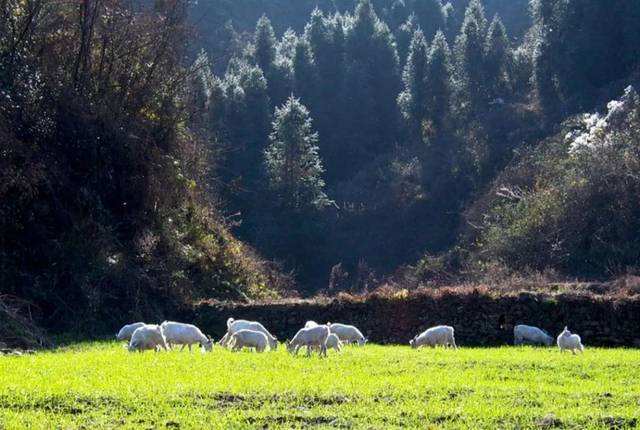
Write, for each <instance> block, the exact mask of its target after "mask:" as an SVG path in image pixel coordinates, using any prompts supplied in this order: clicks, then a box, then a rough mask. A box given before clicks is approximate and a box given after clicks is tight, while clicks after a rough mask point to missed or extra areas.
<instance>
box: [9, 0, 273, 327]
mask: <svg viewBox="0 0 640 430" xmlns="http://www.w3.org/2000/svg"><path fill="white" fill-rule="evenodd" d="M186 8H187V2H184V1H180V0H175V1H164V2H160V1H158V2H155V4H154V3H151V4H149V2H143V3H141V4H139V3H135V2H134V3H131V4H129V3H126V4H125V3H124V2H119V1H110V0H93V1H85V2H82V3H76V2H50V1H43V0H27V1H18V0H7V1H3V2H0V285H1V286H2V287H0V296H1V295H10V296H14V297H19V298H21V299H25V300H28V301H31V302H32V303H34V304H35V305H36V307H35V308H34V310H35V312H36V315H38V316H39V317H40V318H42V321H43V322H44V323H45V324H47V325H49V326H58V327H64V328H70V326H71V327H74V328H79V329H83V328H84V325H85V324H86V323H88V322H89V321H92V320H93V319H101V320H102V322H103V323H105V324H106V325H109V324H110V321H111V320H112V319H113V318H114V316H116V315H117V317H118V321H121V320H122V314H120V312H123V313H124V314H125V315H131V317H134V316H135V317H140V316H143V315H147V316H149V317H152V316H153V317H158V316H159V315H162V314H164V313H165V312H170V310H171V309H175V308H176V307H179V306H181V305H183V304H188V303H190V301H191V300H193V299H194V298H197V297H210V296H212V295H213V296H217V297H229V298H236V299H241V298H246V297H247V296H261V295H268V294H271V292H272V291H271V290H270V289H268V288H267V287H266V284H267V283H269V284H271V283H272V282H271V281H272V279H269V277H270V275H269V272H270V270H268V266H267V265H266V264H265V263H262V262H261V261H260V260H258V259H257V258H255V257H253V256H252V252H251V250H250V249H248V248H247V247H246V246H244V245H243V244H242V243H240V242H238V241H237V240H235V239H234V238H233V237H232V236H231V235H230V234H229V232H228V231H227V228H226V227H225V224H224V222H223V220H222V218H221V217H220V215H218V214H217V211H216V209H215V207H214V206H213V205H211V204H210V203H208V201H209V200H210V199H209V198H208V197H206V196H205V195H204V193H203V192H202V191H203V190H204V189H205V187H204V184H205V183H206V180H205V179H206V172H207V170H208V164H209V157H208V154H209V150H208V149H207V148H206V146H205V145H203V144H202V143H201V142H200V141H199V138H198V136H197V135H196V134H195V133H194V132H193V131H192V130H190V129H189V128H188V125H187V121H188V120H189V117H190V115H191V113H192V106H193V104H194V101H193V100H192V98H193V97H192V94H190V93H189V91H187V88H188V85H187V83H188V81H189V80H190V76H191V75H192V74H193V71H192V70H189V69H188V68H185V67H184V65H183V58H184V51H185V47H186V45H187V42H188V40H189V38H190V37H191V35H190V33H189V31H188V27H187V26H186V25H185V24H186V23H185V19H186V13H187V9H186Z"/></svg>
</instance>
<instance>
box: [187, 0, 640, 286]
mask: <svg viewBox="0 0 640 430" xmlns="http://www.w3.org/2000/svg"><path fill="white" fill-rule="evenodd" d="M316 6H317V7H316ZM214 10H215V11H217V13H218V14H217V15H215V17H216V18H215V20H216V22H217V23H219V25H217V26H209V25H208V22H209V21H208V19H207V17H208V16H210V15H211V14H213V11H214ZM200 17H201V18H200ZM638 17H639V15H638V5H637V4H635V3H634V2H632V1H617V2H615V5H614V6H613V7H609V5H608V3H607V2H604V1H586V2H583V1H580V2H578V1H570V2H566V1H543V0H540V1H534V2H532V3H531V4H529V3H527V2H517V1H516V2H498V1H488V2H487V4H486V5H485V4H483V2H481V1H478V0H472V1H470V2H451V3H444V2H441V1H440V0H420V1H418V0H414V1H411V0H406V1H402V0H397V1H354V2H349V1H342V2H338V1H325V2H319V3H318V2H304V1H303V2H287V1H282V2H267V1H265V2H262V3H260V2H256V5H254V7H251V8H248V7H247V5H245V4H242V2H225V1H219V2H203V3H200V4H198V5H197V7H195V8H194V9H193V10H192V18H193V20H194V22H196V23H197V26H198V29H199V34H200V35H201V36H202V37H201V39H200V40H201V41H202V42H203V45H202V46H203V49H202V51H200V54H199V57H198V60H197V63H198V64H199V65H200V66H201V67H200V68H201V70H202V75H201V81H202V87H201V93H202V95H201V100H202V101H201V103H202V106H203V108H204V110H205V111H206V112H207V114H206V115H208V116H206V117H205V116H203V117H202V118H201V120H200V125H201V129H202V130H203V133H205V134H207V136H208V137H207V140H209V141H210V142H211V144H212V147H213V148H215V151H216V153H217V154H218V157H217V160H218V167H219V168H218V170H217V174H218V180H219V186H218V188H217V189H218V195H219V196H220V197H221V198H222V199H223V201H224V202H225V204H224V207H225V211H226V213H227V214H229V216H232V217H235V218H234V219H235V220H236V221H237V227H236V228H235V230H234V231H236V232H237V234H238V235H239V237H240V238H241V239H242V240H245V241H246V242H248V243H251V244H252V245H253V246H255V247H256V248H257V249H259V250H260V252H261V253H262V254H263V255H265V256H266V257H268V258H270V259H275V260H277V261H281V262H283V264H284V267H286V268H287V269H288V270H291V271H293V273H294V274H295V276H296V278H297V279H298V281H299V283H300V289H301V290H302V291H307V292H313V291H317V290H318V289H324V288H327V286H328V288H329V289H330V290H331V289H334V290H342V289H354V290H362V289H367V288H372V287H375V286H376V285H377V284H378V283H379V282H380V281H381V279H383V278H385V277H388V276H389V275H391V274H393V273H395V272H396V271H397V269H398V267H404V269H402V270H401V271H403V272H404V271H405V269H406V265H410V266H415V262H416V261H419V263H418V266H417V267H418V269H417V270H413V275H416V276H418V275H419V276H418V277H419V278H422V277H424V276H427V274H429V273H431V274H432V275H431V276H435V277H438V276H447V277H449V278H451V276H452V275H453V276H454V277H457V276H458V275H460V274H463V273H464V275H463V277H465V276H469V274H471V275H472V276H477V275H479V276H482V275H481V274H482V273H484V271H485V270H487V269H486V266H491V267H492V268H491V270H494V271H495V270H502V271H505V272H509V271H522V270H526V271H544V270H552V271H554V272H556V273H558V274H559V275H561V276H575V277H580V276H589V277H608V276H615V274H617V273H620V271H625V270H628V269H629V268H630V267H631V266H633V265H634V264H635V263H634V262H635V261H636V260H635V259H636V258H637V257H638V242H637V240H636V239H637V233H635V230H634V228H635V224H634V221H632V220H633V219H634V217H635V216H636V215H637V212H635V211H636V210H637V207H636V205H634V204H631V207H626V208H625V211H628V212H627V215H625V217H629V219H626V220H625V221H623V224H624V225H617V226H616V227H614V230H617V229H621V231H616V232H615V233H614V232H610V234H612V235H613V236H612V237H607V239H602V240H603V241H605V244H606V245H607V246H609V247H617V246H618V245H619V244H620V243H619V242H620V241H623V240H624V241H627V240H629V239H631V243H627V244H625V246H624V248H625V251H622V252H621V253H620V254H617V255H616V257H615V258H614V259H613V260H609V257H610V256H611V254H610V253H609V251H604V250H602V249H596V248H600V246H601V245H602V244H598V243H595V242H593V241H591V240H590V239H587V237H590V236H591V235H593V234H596V230H598V229H600V228H603V227H604V226H602V225H601V224H602V223H603V222H605V219H610V218H602V219H599V220H598V218H599V215H595V214H593V217H595V218H592V215H590V214H588V213H583V214H582V215H578V214H577V213H575V214H573V215H572V213H573V212H574V211H577V210H578V208H570V207H568V206H567V207H562V208H557V210H559V211H561V212H562V215H561V214H556V213H542V214H540V213H538V214H534V213H531V211H533V209H532V208H526V209H525V208H522V207H521V205H525V204H528V203H525V201H526V200H527V198H529V197H531V198H533V195H534V194H536V193H537V192H538V190H536V189H535V187H537V186H541V185H542V182H543V179H547V177H546V176H545V175H547V174H551V172H536V173H535V174H539V175H542V177H541V178H537V177H530V178H528V184H527V187H526V188H523V187H522V185H521V184H520V183H519V182H516V183H515V184H512V183H509V181H511V180H514V179H515V178H511V177H509V178H507V177H505V175H507V172H511V171H512V170H513V169H515V170H519V169H523V168H524V167H523V166H521V165H520V163H526V162H528V161H526V157H524V156H522V154H524V153H528V151H534V153H535V154H536V156H542V155H541V152H543V151H546V149H542V147H545V148H546V147H547V146H553V145H554V142H556V141H558V140H562V139H553V138H551V136H554V135H556V134H557V133H560V131H561V130H563V129H564V128H563V127H566V125H563V121H564V120H566V119H569V118H572V116H574V115H575V114H577V113H580V112H591V111H593V110H595V109H599V110H603V108H604V105H605V104H606V102H607V101H609V100H611V99H614V98H619V97H621V96H622V95H623V90H624V88H625V87H626V86H628V85H629V84H631V83H632V82H633V80H634V78H635V77H636V73H637V66H638V57H637V56H636V54H637V52H636V51H637V49H638V48H637V46H638V45H637V42H638V41H639V40H640V39H639V28H640V27H639V26H638V24H639V23H640V21H639V20H638ZM252 19H257V23H256V25H255V28H253V29H251V28H249V23H250V22H251V20H252ZM223 22H224V24H223ZM212 29H216V30H215V31H212ZM595 29H597V30H595ZM222 48H224V49H222ZM572 127H573V126H572ZM565 134H566V132H565V133H564V134H561V137H562V138H563V137H564V135H565ZM545 139H549V140H548V141H545ZM556 144H557V145H559V144H560V143H556ZM558 151H559V152H563V151H564V153H563V155H566V156H569V154H568V152H569V151H566V148H564V149H558ZM571 161H574V160H573V159H571V160H563V159H562V157H561V156H560V154H558V153H555V156H554V158H553V160H551V163H552V164H554V163H565V162H571ZM565 167H566V166H565ZM549 168H550V169H555V170H557V171H554V172H553V177H555V178H557V176H558V175H562V176H564V175H566V174H568V172H567V171H565V169H564V168H561V167H559V166H557V165H554V166H549ZM583 168H584V169H587V170H588V167H586V166H583ZM611 168H614V167H613V166H611ZM527 174H530V175H534V172H533V171H528V172H527ZM629 178H631V176H629ZM558 180H560V181H562V179H559V178H558ZM565 180H566V179H565ZM496 181H499V182H496ZM502 181H504V182H502ZM602 185H603V184H599V185H596V184H593V186H594V187H595V186H602ZM565 186H568V184H563V187H565ZM627 186H630V187H634V186H635V185H632V184H625V185H624V187H627ZM553 187H554V188H555V187H560V185H559V184H554V186H553ZM503 188H504V189H506V190H509V191H504V192H496V189H497V190H500V189H503ZM609 191H610V190H607V192H609ZM619 191H621V190H619ZM627 191H632V190H630V189H627V188H625V192H627ZM633 191H635V190H633ZM558 192H560V193H565V192H568V190H566V189H564V188H563V189H561V190H558ZM500 195H502V197H500ZM633 196H634V198H635V196H637V193H635V194H633ZM618 197H619V196H617V195H615V196H614V195H611V196H610V198H611V199H612V200H616V199H618ZM589 198H596V196H591V197H589ZM504 199H506V202H505V201H503V200H504ZM508 203H510V204H511V205H514V204H516V203H517V204H516V206H518V205H519V206H518V209H515V208H513V207H511V206H510V205H509V204H508ZM549 203H551V202H550V201H546V200H544V201H543V202H541V205H543V206H544V205H546V204H549ZM566 203H567V204H569V202H566ZM573 203H575V202H571V204H573ZM584 204H585V205H587V206H588V207H589V208H590V205H591V204H594V205H595V204H596V203H595V202H592V201H589V202H584ZM599 204H605V203H599ZM489 207H491V209H489ZM539 209H542V208H539ZM544 209H545V210H546V207H545V208H544ZM585 209H587V208H583V211H584V210H585ZM593 209H594V210H595V207H594V208H593ZM514 210H516V211H522V213H520V212H519V213H517V214H515V213H513V211H514ZM549 210H551V208H549ZM611 210H613V208H611ZM478 211H479V212H478ZM587 212H589V211H587ZM609 212H611V211H609ZM514 216H522V217H525V219H523V220H518V221H515V220H513V222H515V223H520V222H524V223H529V222H534V221H533V220H531V219H527V218H528V217H537V216H543V217H544V218H545V219H546V220H547V221H545V222H551V219H553V218H554V217H560V219H556V220H555V221H554V222H555V223H557V224H558V225H557V226H556V227H554V232H553V233H552V234H551V233H550V236H549V237H542V236H543V234H542V230H538V229H537V228H536V227H533V226H531V230H530V231H529V232H522V231H518V232H512V231H511V230H512V229H519V228H521V226H516V225H511V224H509V222H507V221H506V219H505V218H508V217H514ZM573 216H580V217H581V216H585V217H587V218H588V219H585V220H583V222H582V224H580V227H578V225H575V224H573V223H572V221H574V220H571V219H570V218H571V217H573ZM609 216H614V217H615V218H617V217H619V216H622V215H621V214H618V213H615V214H609ZM615 218H614V219H615ZM621 221H622V220H621ZM564 223H567V224H566V225H564ZM577 228H582V229H584V230H579V231H575V230H574V229H577ZM608 234H609V233H608ZM626 234H630V235H631V237H629V236H626V237H627V238H628V239H623V236H624V235H626ZM521 235H524V236H531V237H523V236H521ZM565 235H566V236H567V237H564V236H565ZM576 235H577V237H580V238H583V241H582V242H580V243H573V242H574V241H575V240H577V237H576ZM533 236H538V237H533ZM569 239H571V240H569ZM610 240H612V241H613V243H616V245H614V244H613V243H610V242H607V241H610ZM529 241H533V242H536V245H529V244H528V242H529ZM497 242H502V243H497ZM610 250H611V249H610ZM511 253H513V254H514V255H516V256H518V258H516V259H514V258H511V257H508V256H507V255H506V254H511ZM585 254H589V255H590V256H589V257H587V256H586V255H585ZM603 254H604V255H607V257H604V255H603ZM556 255H557V257H555V256H556ZM560 255H564V257H562V258H561V257H560ZM623 255H624V257H623ZM515 260H517V262H516V261H515ZM596 260H597V261H596Z"/></svg>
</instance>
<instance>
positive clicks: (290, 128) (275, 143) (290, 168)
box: [265, 97, 330, 211]
mask: <svg viewBox="0 0 640 430" xmlns="http://www.w3.org/2000/svg"><path fill="white" fill-rule="evenodd" d="M269 139H270V144H269V146H268V147H267V149H266V150H265V165H266V171H267V176H268V179H269V185H270V187H271V189H272V190H273V191H274V192H275V194H276V196H277V199H278V201H279V203H280V204H281V205H282V206H284V207H287V208H289V209H291V210H295V211H299V210H304V209H310V208H322V207H324V206H327V205H328V204H330V201H329V199H328V198H327V195H326V194H325V192H324V180H323V179H322V174H323V173H324V169H323V167H322V162H321V160H320V156H319V155H318V146H317V144H318V134H317V133H315V132H314V131H313V129H312V126H311V118H310V117H309V111H308V110H307V108H306V107H305V106H303V105H302V103H300V100H298V99H296V98H294V97H289V99H288V100H287V101H286V103H285V104H284V105H283V106H282V107H280V108H276V111H275V119H274V121H273V132H272V133H271V135H270V137H269Z"/></svg>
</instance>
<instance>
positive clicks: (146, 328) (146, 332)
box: [116, 318, 584, 357]
mask: <svg viewBox="0 0 640 430" xmlns="http://www.w3.org/2000/svg"><path fill="white" fill-rule="evenodd" d="M116 339H117V340H120V341H128V342H129V345H128V349H129V351H132V352H134V351H140V352H142V351H145V350H155V351H159V350H161V349H164V350H169V349H172V348H173V347H174V346H177V345H180V346H181V350H183V349H184V348H185V346H186V347H189V351H191V348H192V346H193V345H198V346H200V348H202V349H203V351H211V350H212V349H213V343H214V342H213V339H212V338H211V337H208V336H205V335H204V334H203V333H202V331H201V330H200V329H199V328H198V327H196V326H195V325H193V324H185V323H180V322H173V321H165V322H163V323H162V324H160V325H155V324H146V323H142V322H138V323H133V324H127V325H125V326H124V327H122V329H120V331H119V332H118V334H117V335H116ZM366 342H367V339H366V338H365V337H364V336H363V335H362V332H361V331H360V330H358V328H357V327H355V326H352V325H348V324H340V323H333V324H332V323H327V324H318V323H316V322H315V321H307V323H306V324H305V326H304V327H303V328H301V329H300V330H298V332H297V333H296V334H295V336H293V338H292V339H291V340H289V341H287V342H286V346H287V351H289V352H290V353H292V354H296V355H297V354H298V350H299V349H300V348H302V347H306V348H307V356H310V355H311V353H312V351H317V352H318V354H319V355H320V356H325V357H326V356H327V350H328V349H334V350H336V351H338V352H340V351H341V350H342V347H343V345H345V344H358V345H360V346H363V345H364V344H365V343H366ZM218 343H219V344H220V346H222V347H225V348H231V350H232V351H239V350H241V349H242V348H249V349H255V351H257V352H264V351H265V350H267V349H270V350H275V349H277V348H278V339H276V338H275V336H273V335H272V334H271V333H269V330H267V329H266V328H265V326H264V325H262V324H261V323H259V322H257V321H247V320H235V319H233V318H229V319H228V320H227V332H226V334H225V335H224V336H223V337H222V339H220V341H219V342H218ZM513 343H514V345H524V344H529V345H546V346H551V345H552V344H553V337H551V336H550V335H549V333H547V332H546V331H544V330H542V329H540V328H538V327H533V326H528V325H517V326H515V327H514V329H513ZM556 343H557V345H558V348H559V349H560V351H561V352H562V351H571V352H572V353H574V354H575V353H576V352H583V351H584V346H583V345H582V341H581V339H580V336H578V335H577V334H573V333H571V332H570V331H569V330H568V329H567V327H565V328H564V330H563V331H562V333H560V334H559V335H558V337H557V338H556ZM409 345H411V347H412V348H414V349H415V348H420V347H423V346H430V347H436V346H444V347H452V348H457V345H456V341H455V337H454V330H453V327H450V326H445V325H440V326H436V327H431V328H429V329H427V330H425V331H424V332H422V333H420V334H418V335H416V336H415V337H414V338H413V339H411V340H410V341H409Z"/></svg>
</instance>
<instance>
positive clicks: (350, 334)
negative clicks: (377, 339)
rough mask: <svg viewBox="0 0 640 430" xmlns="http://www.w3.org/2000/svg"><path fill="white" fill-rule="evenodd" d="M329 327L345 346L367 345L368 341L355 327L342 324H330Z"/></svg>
mask: <svg viewBox="0 0 640 430" xmlns="http://www.w3.org/2000/svg"><path fill="white" fill-rule="evenodd" d="M328 326H329V330H331V333H333V334H335V335H336V336H338V338H339V339H340V340H341V341H342V342H343V343H345V344H349V343H354V342H357V343H358V345H360V346H363V345H364V344H365V343H367V339H366V338H365V337H364V336H363V335H362V332H361V331H360V330H358V329H357V328H356V327H355V326H352V325H347V324H340V323H334V324H328Z"/></svg>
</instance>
